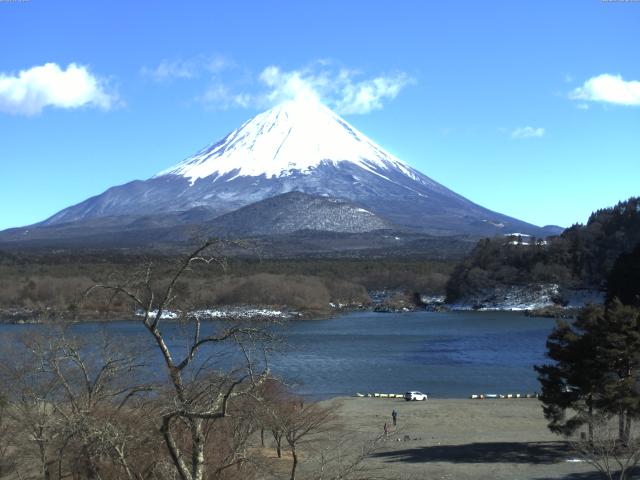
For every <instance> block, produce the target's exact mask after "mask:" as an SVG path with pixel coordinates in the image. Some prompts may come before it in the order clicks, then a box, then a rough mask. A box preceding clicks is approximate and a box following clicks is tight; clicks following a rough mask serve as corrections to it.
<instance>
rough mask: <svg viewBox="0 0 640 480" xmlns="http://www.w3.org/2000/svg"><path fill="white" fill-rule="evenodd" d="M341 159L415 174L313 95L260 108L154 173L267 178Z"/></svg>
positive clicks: (371, 168) (377, 169)
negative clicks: (217, 139) (220, 136)
mask: <svg viewBox="0 0 640 480" xmlns="http://www.w3.org/2000/svg"><path fill="white" fill-rule="evenodd" d="M343 161H349V162H352V163H354V164H355V165H357V166H359V167H360V168H363V169H365V170H367V171H369V172H371V173H374V174H376V175H379V176H381V177H383V178H384V173H383V172H384V171H385V170H389V169H396V170H399V171H401V172H402V173H404V174H405V175H407V176H408V177H410V178H412V179H414V180H417V179H418V176H417V175H416V173H415V172H414V170H413V169H412V168H411V167H410V166H409V165H407V164H405V163H404V162H402V161H401V160H400V159H398V158H396V157H394V156H393V155H391V154H389V153H387V152H385V151H384V150H382V149H381V148H380V147H379V146H377V145H376V144H375V143H374V142H373V141H371V140H370V139H369V138H367V137H366V136H365V135H363V134H362V133H360V132H359V131H358V130H356V129H355V128H354V127H352V126H351V125H349V124H348V123H347V122H345V121H344V120H343V119H341V118H340V117H339V116H338V115H336V114H335V113H333V112H332V111H331V110H329V109H328V108H327V107H325V106H324V105H322V104H320V103H318V102H317V101H314V100H305V101H300V100H298V101H293V100H291V101H287V102H284V103H282V104H280V105H278V106H277V107H275V108H272V109H271V110H268V111H266V112H264V113H261V114H259V115H257V116H255V117H254V118H252V119H251V120H249V121H248V122H246V123H245V124H244V125H242V126H241V127H240V128H239V129H237V130H234V131H233V132H231V133H230V134H229V135H227V136H226V137H225V138H224V139H222V140H221V141H220V142H218V143H215V144H213V145H210V146H209V147H207V148H205V149H203V150H201V151H200V152H198V153H196V154H195V155H193V156H192V157H189V158H187V159H186V160H184V161H183V162H181V163H180V164H178V165H177V166H175V167H171V168H169V169H167V170H164V171H162V172H160V173H159V174H158V175H156V177H160V176H163V175H170V174H173V175H180V176H183V177H186V178H188V179H189V180H190V182H191V183H192V184H193V182H195V181H196V180H197V179H200V178H207V177H210V176H212V175H214V176H213V177H212V179H213V181H215V180H217V179H218V178H220V177H222V176H224V175H225V174H229V173H233V174H234V175H233V176H231V177H229V178H226V179H225V181H231V180H233V179H234V178H236V177H239V176H253V177H257V176H261V175H264V176H266V177H267V178H271V177H282V176H286V175H290V174H291V173H292V172H293V171H298V172H300V173H303V174H310V173H311V171H312V169H313V168H316V167H318V166H319V165H320V164H321V162H330V163H333V164H337V163H340V162H343ZM381 171H382V172H381Z"/></svg>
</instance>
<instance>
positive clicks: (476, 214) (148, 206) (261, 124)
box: [38, 102, 557, 236]
mask: <svg viewBox="0 0 640 480" xmlns="http://www.w3.org/2000/svg"><path fill="white" fill-rule="evenodd" d="M292 191H299V192H303V193H306V194H308V195H314V196H326V197H330V198H335V199H342V200H345V201H347V202H352V203H355V204H357V205H359V206H361V207H362V208H364V209H366V210H368V211H370V212H372V213H373V214H376V215H380V216H381V217H382V218H384V219H386V220H387V221H389V222H391V223H393V224H394V225H396V226H398V227H400V228H409V229H411V230H417V231H421V232H424V233H428V234H434V235H458V234H463V235H474V236H486V235H489V236H491V235H495V234H503V233H507V232H514V231H517V232H523V233H530V234H533V235H536V236H544V235H545V234H547V233H551V232H549V231H545V230H544V229H541V228H539V227H537V226H535V225H531V224H528V223H526V222H522V221H520V220H517V219H514V218H511V217H508V216H506V215H502V214H500V213H496V212H493V211H490V210H488V209H486V208H483V207H481V206H479V205H477V204H475V203H473V202H471V201H469V200H467V199H466V198H464V197H462V196H461V195H458V194H457V193H455V192H453V191H451V190H449V189H447V188H446V187H444V186H442V185H440V184H438V183H437V182H435V181H433V180H432V179H431V178H429V177H427V176H426V175H423V174H422V173H420V172H418V171H417V170H415V169H414V168H412V167H411V166H409V165H408V164H406V163H405V162H403V161H402V160H400V159H398V158H397V157H395V156H394V155H392V154H390V153H388V152H386V151H385V150H384V149H382V148H381V147H380V146H378V145H376V144H375V143H374V142H373V141H372V140H370V139H369V138H367V137H366V136H365V135H364V134H362V133H360V132H359V131H358V130H356V129H355V128H354V127H352V126H351V125H349V124H348V123H347V122H346V121H344V120H343V119H341V118H340V117H339V116H338V115H336V114H335V113H333V112H332V111H330V110H329V109H328V108H326V107H324V106H323V105H320V104H318V103H314V102H285V103H283V104H281V105H279V106H277V107H274V108H273V109H271V110H268V111H266V112H264V113H261V114H259V115H257V116H255V117H254V118H252V119H251V120H249V121H247V122H245V123H244V124H243V125H242V126H241V127H240V128H238V129H237V130H234V131H233V132H231V133H229V134H228V135H227V136H225V137H224V138H223V139H222V140H220V141H219V142H216V143H214V144H212V145H210V146H208V147H206V148H204V149H203V150H201V151H200V152H198V153H196V154H195V155H193V156H191V157H189V158H187V159H185V160H184V161H183V162H181V163H179V164H177V165H176V166H174V167H171V168H169V169H166V170H164V171H162V172H160V173H158V174H157V175H155V176H154V177H152V178H150V179H148V180H145V181H140V180H137V181H133V182H130V183H127V184H124V185H120V186H116V187H113V188H110V189H108V190H107V191H105V192H104V193H102V194H100V195H97V196H95V197H92V198H89V199H87V200H85V201H84V202H81V203H79V204H77V205H74V206H72V207H69V208H66V209H64V210H62V211H61V212H59V213H57V214H55V215H53V216H52V217H50V218H49V219H47V220H45V221H44V222H42V223H41V224H39V225H38V226H47V227H48V226H55V225H58V226H60V225H63V224H69V225H71V224H74V223H77V222H84V221H87V220H93V219H96V220H99V219H102V218H105V219H106V218H109V219H110V220H109V221H110V222H113V219H117V218H118V217H122V218H123V219H124V218H126V219H127V221H128V222H129V221H130V218H131V217H135V216H149V215H151V216H154V215H167V214H171V213H176V214H178V213H179V212H186V211H190V210H193V209H194V208H204V209H206V211H207V215H209V216H211V217H216V216H220V215H223V214H226V213H229V212H232V211H234V210H237V209H238V208H241V207H244V206H247V205H250V204H252V203H255V202H259V201H262V200H265V199H268V198H271V197H275V196H277V195H281V194H283V193H287V192H292ZM292 198H293V197H292ZM553 233H557V231H554V232H553Z"/></svg>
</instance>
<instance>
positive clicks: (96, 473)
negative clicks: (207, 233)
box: [0, 242, 375, 480]
mask: <svg viewBox="0 0 640 480" xmlns="http://www.w3.org/2000/svg"><path fill="white" fill-rule="evenodd" d="M217 246H218V244H217V243H216V242H208V243H206V244H204V245H203V246H201V247H199V248H198V249H196V250H194V251H193V253H192V254H191V255H189V256H188V257H186V258H185V259H183V260H182V261H181V262H180V263H179V264H178V265H177V267H176V268H175V269H174V270H173V271H172V272H171V274H170V275H161V276H157V275H156V272H155V271H154V268H153V265H152V264H149V265H148V266H147V269H146V270H144V271H141V272H139V274H135V275H134V274H132V275H129V276H128V277H126V278H123V279H110V280H108V281H107V282H105V283H100V284H94V285H93V286H92V287H91V288H89V289H88V290H86V291H85V293H84V297H87V298H90V297H92V296H94V295H98V296H99V298H107V299H108V300H109V301H110V302H111V303H113V302H116V301H117V300H118V299H122V302H124V303H128V304H131V305H132V306H134V307H135V308H136V309H138V310H139V312H140V315H139V317H138V318H139V320H138V321H139V322H140V323H141V325H142V326H143V327H144V331H145V332H146V335H145V338H146V339H147V340H148V341H145V339H144V338H139V337H137V336H131V337H127V338H120V339H117V338H109V337H102V338H98V335H96V336H95V337H93V338H87V337H85V340H84V341H82V340H81V339H79V338H74V337H73V336H69V335H68V334H67V333H66V332H65V330H64V329H63V330H59V331H49V332H48V333H45V334H44V335H39V334H34V333H33V332H26V335H25V336H23V337H22V339H21V341H20V342H18V341H17V339H15V338H12V339H7V340H9V342H8V343H7V344H6V345H3V349H2V354H1V358H0V360H1V361H0V382H1V383H0V385H1V390H0V392H1V393H2V409H0V475H7V476H9V477H10V478H19V479H25V478H34V479H36V478H39V479H62V478H77V479H104V480H106V479H120V478H126V479H129V480H134V479H136V480H138V479H158V480H164V479H175V478H179V479H181V480H204V479H209V478H220V479H251V478H257V477H263V476H264V473H265V471H268V470H269V469H271V468H274V469H275V470H274V474H275V475H276V476H277V475H278V474H281V473H282V471H281V470H282V467H281V466H280V467H279V466H278V462H276V464H274V462H270V461H269V460H268V459H267V456H265V455H264V452H263V450H262V449H263V448H264V447H265V442H264V433H265V431H266V432H270V433H271V435H272V436H273V438H274V441H275V445H276V448H275V450H276V453H277V457H278V458H281V457H282V456H283V450H284V449H285V448H286V449H287V450H288V451H289V453H290V459H291V461H290V462H287V475H286V476H287V478H290V479H291V480H295V478H296V475H297V469H298V465H299V463H300V461H301V453H302V452H305V453H304V455H305V456H306V457H307V458H309V457H311V454H310V453H308V451H306V450H305V448H304V444H305V442H306V441H308V440H310V439H312V438H314V437H317V436H319V435H321V434H325V433H326V432H327V431H329V430H330V427H331V420H332V415H331V412H330V411H329V410H327V409H324V408H321V407H320V406H318V405H315V404H309V403H306V404H305V402H303V401H302V400H301V399H298V398H296V397H295V396H293V395H291V394H289V393H287V391H286V388H284V387H283V386H282V384H281V383H279V382H278V380H277V379H275V378H273V377H272V376H271V374H270V369H269V359H268V352H269V351H270V350H271V349H273V348H274V347H275V346H276V340H277V339H275V338H274V337H273V335H272V334H271V333H270V329H269V326H268V325H266V324H265V322H258V323H246V322H245V323H239V322H233V323H231V324H229V323H225V324H224V325H222V324H220V323H207V324H203V323H202V322H201V320H200V316H199V315H198V314H195V313H194V312H193V310H192V309H191V308H190V305H191V299H190V298H188V296H186V295H183V294H182V293H181V286H180V285H181V281H182V280H183V279H186V278H187V277H188V276H189V274H193V273H194V272H196V271H197V270H200V269H202V268H201V267H205V268H204V270H210V269H211V268H210V267H212V266H214V265H215V266H218V265H220V264H222V263H223V258H222V257H221V256H220V255H219V251H218V250H217V249H216V247H217ZM199 267H200V268H199ZM207 267H208V268H207ZM105 294H106V295H105ZM168 311H173V312H179V319H178V321H179V322H180V325H181V327H182V332H183V337H182V338H179V339H177V338H167V337H166V336H165V334H164V333H163V331H162V326H163V324H164V321H165V320H164V319H163V312H168ZM41 331H43V332H46V330H41ZM150 355H153V356H155V358H160V364H161V365H162V368H161V370H160V371H158V370H157V366H156V365H157V363H154V362H153V361H151V357H150ZM372 444H375V439H374V440H373V443H372ZM368 448H369V447H368V446H367V445H363V449H362V451H361V453H359V454H356V455H355V456H353V457H349V456H346V457H345V456H344V455H340V454H337V455H336V456H333V455H332V454H329V452H323V453H322V458H321V462H320V463H321V466H322V468H321V469H319V471H318V472H317V475H315V474H314V477H317V478H326V479H336V480H337V479H347V478H354V476H355V478H358V476H359V473H358V472H360V470H359V469H358V468H357V467H358V465H359V463H360V462H361V460H362V459H363V458H365V457H366V455H367V454H368V451H369V450H368ZM336 458H337V459H339V460H334V459H336ZM312 478H313V477H312Z"/></svg>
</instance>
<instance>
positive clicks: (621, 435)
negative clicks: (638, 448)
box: [618, 410, 624, 443]
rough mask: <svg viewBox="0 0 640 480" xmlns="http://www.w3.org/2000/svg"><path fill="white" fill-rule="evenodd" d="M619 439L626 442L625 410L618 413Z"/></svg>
mask: <svg viewBox="0 0 640 480" xmlns="http://www.w3.org/2000/svg"><path fill="white" fill-rule="evenodd" d="M618 440H620V441H621V442H623V443H624V410H621V411H620V412H619V413H618Z"/></svg>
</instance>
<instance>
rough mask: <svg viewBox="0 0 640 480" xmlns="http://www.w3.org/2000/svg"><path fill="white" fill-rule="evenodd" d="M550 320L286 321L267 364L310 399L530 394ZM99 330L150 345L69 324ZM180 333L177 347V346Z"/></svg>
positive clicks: (505, 315)
mask: <svg viewBox="0 0 640 480" xmlns="http://www.w3.org/2000/svg"><path fill="white" fill-rule="evenodd" d="M212 323H213V324H216V323H215V322H212ZM554 324H555V321H554V320H552V319H546V318H530V317H526V316H524V315H523V314H522V313H517V312H440V313H435V312H410V313H374V312H356V313H349V314H346V315H343V316H340V317H337V318H333V319H328V320H306V321H292V322H289V323H288V324H287V325H286V327H283V328H282V333H283V335H284V337H285V341H286V343H287V347H286V349H285V350H284V351H280V352H276V353H273V354H271V356H270V362H271V367H272V370H273V371H274V373H275V374H277V375H279V376H282V377H283V378H284V379H286V381H287V382H288V383H289V384H290V385H292V387H293V388H294V390H295V391H296V392H298V393H300V394H302V395H305V396H309V397H312V398H327V397H333V396H339V395H340V396H342V395H353V394H354V393H356V392H360V393H375V392H380V393H403V392H405V391H407V390H420V391H423V392H425V393H429V394H430V395H432V396H434V397H446V398H456V397H468V396H469V395H470V394H472V393H527V392H534V391H537V390H539V384H538V382H537V380H536V374H535V372H534V371H533V365H534V364H537V363H541V362H544V361H545V357H544V352H545V341H546V338H547V335H548V334H549V332H550V331H551V329H552V328H553V326H554ZM38 328H41V327H39V326H37V325H24V326H21V325H0V332H2V334H3V336H5V338H6V335H8V334H10V333H12V332H14V333H15V332H24V331H28V330H31V329H38ZM103 328H104V329H106V330H108V331H110V332H112V333H115V334H117V335H119V336H122V337H123V341H131V342H138V343H139V344H146V345H149V343H148V339H149V338H148V334H145V332H143V330H142V327H141V325H140V324H139V323H137V322H131V321H123V322H114V323H109V324H103V323H93V322H88V323H82V324H76V325H75V326H74V327H73V330H74V331H75V332H76V333H78V334H80V335H83V336H84V335H93V334H95V333H96V332H97V331H99V330H101V329H103ZM164 329H165V330H166V331H167V333H169V334H175V333H176V330H177V329H178V327H177V326H175V325H172V324H170V323H169V322H165V323H164ZM178 338H179V336H178V335H176V336H175V340H173V341H172V343H173V346H174V347H176V346H180V345H181V344H182V342H180V341H179V340H178Z"/></svg>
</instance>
